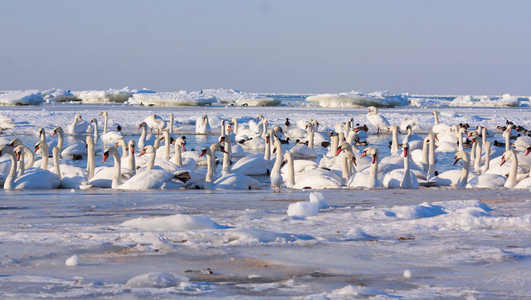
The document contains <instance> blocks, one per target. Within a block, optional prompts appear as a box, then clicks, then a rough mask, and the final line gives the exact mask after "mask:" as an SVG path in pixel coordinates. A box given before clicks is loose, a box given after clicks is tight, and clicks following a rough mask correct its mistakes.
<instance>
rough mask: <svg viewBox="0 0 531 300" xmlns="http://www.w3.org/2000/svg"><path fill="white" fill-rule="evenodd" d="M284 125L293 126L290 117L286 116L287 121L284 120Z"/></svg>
mask: <svg viewBox="0 0 531 300" xmlns="http://www.w3.org/2000/svg"><path fill="white" fill-rule="evenodd" d="M284 125H286V127H290V126H291V123H290V121H289V118H286V122H284Z"/></svg>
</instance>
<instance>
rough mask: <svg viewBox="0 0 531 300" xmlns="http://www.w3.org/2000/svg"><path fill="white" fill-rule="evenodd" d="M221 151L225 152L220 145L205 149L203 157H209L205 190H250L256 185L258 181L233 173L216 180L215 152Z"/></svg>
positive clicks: (202, 152)
mask: <svg viewBox="0 0 531 300" xmlns="http://www.w3.org/2000/svg"><path fill="white" fill-rule="evenodd" d="M216 150H220V151H221V152H225V149H224V147H223V146H220V145H219V144H218V143H216V144H212V145H211V146H210V147H209V148H203V150H202V151H201V156H206V157H207V174H206V177H205V189H229V190H249V189H252V188H254V187H256V185H258V181H257V180H256V179H254V178H252V177H249V176H245V175H241V174H236V173H231V174H227V175H224V176H221V177H220V178H218V179H216V180H214V178H215V176H216V166H215V152H216Z"/></svg>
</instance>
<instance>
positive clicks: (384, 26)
mask: <svg viewBox="0 0 531 300" xmlns="http://www.w3.org/2000/svg"><path fill="white" fill-rule="evenodd" d="M530 13H531V1H526V0H520V1H513V0H508V1H490V0H481V1H480V0H478V1H467V0H459V1H452V0H450V1H448V0H445V1H438V0H437V1H431V0H419V1H407V0H406V1H378V0H373V1H368V0H367V1H307V0H304V1H303V0H301V1H289V0H286V1H253V0H242V1H231V0H228V1H221V0H211V1H200V0H194V1H170V0H168V1H133V0H129V1H125V0H124V1H122V0H106V1H71V0H65V1H43V0H40V1H26V0H2V1H1V2H0V40H1V47H0V90H13V89H41V90H43V89H48V88H64V89H72V90H88V89H100V90H104V89H109V88H115V89H119V88H123V87H125V86H129V88H149V89H153V90H156V91H177V90H181V89H184V90H199V89H207V88H234V89H239V90H242V91H248V92H298V93H335V92H346V91H351V90H356V91H361V92H372V91H381V90H390V91H391V92H393V93H401V92H409V93H432V94H503V93H510V94H513V95H531V84H530V82H531V80H530V77H531V76H530V73H531V17H530Z"/></svg>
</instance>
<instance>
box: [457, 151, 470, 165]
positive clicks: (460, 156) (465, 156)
mask: <svg viewBox="0 0 531 300" xmlns="http://www.w3.org/2000/svg"><path fill="white" fill-rule="evenodd" d="M460 159H463V160H465V159H466V160H468V154H467V153H466V152H465V151H459V152H457V153H456V154H455V160H454V165H455V164H457V162H458V161H459V160H460Z"/></svg>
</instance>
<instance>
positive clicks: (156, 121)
mask: <svg viewBox="0 0 531 300" xmlns="http://www.w3.org/2000/svg"><path fill="white" fill-rule="evenodd" d="M142 122H146V124H147V126H149V128H151V130H153V129H157V133H158V134H160V131H161V130H162V129H164V128H166V121H164V119H162V117H161V116H158V115H157V114H153V115H151V116H149V117H146V118H145V119H144V120H143V121H142Z"/></svg>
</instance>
